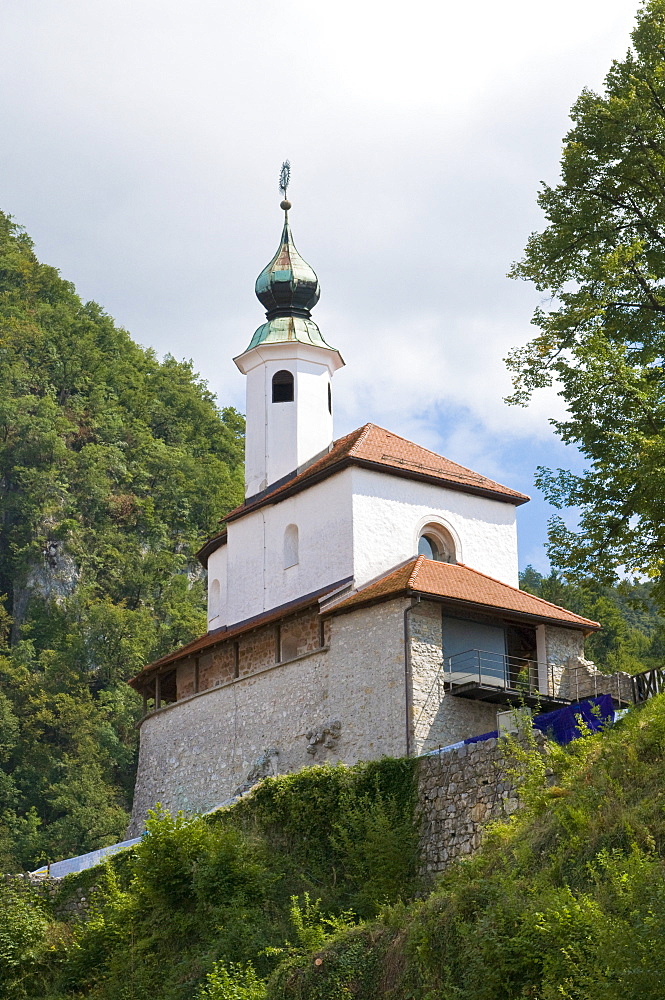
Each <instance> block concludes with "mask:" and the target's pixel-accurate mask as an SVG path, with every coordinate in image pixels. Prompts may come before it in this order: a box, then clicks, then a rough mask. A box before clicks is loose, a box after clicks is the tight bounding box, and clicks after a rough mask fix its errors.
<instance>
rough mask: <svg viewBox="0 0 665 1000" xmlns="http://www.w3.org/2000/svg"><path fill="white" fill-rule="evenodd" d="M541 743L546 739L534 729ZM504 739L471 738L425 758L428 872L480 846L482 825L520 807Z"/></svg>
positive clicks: (423, 840)
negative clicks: (469, 741) (456, 747)
mask: <svg viewBox="0 0 665 1000" xmlns="http://www.w3.org/2000/svg"><path fill="white" fill-rule="evenodd" d="M534 735H535V738H536V740H537V743H538V745H539V746H541V747H544V746H545V743H546V740H545V737H544V736H542V735H541V734H540V733H536V734H534ZM510 769H511V764H510V762H509V761H508V760H507V759H506V756H505V753H504V750H503V746H502V744H501V741H500V740H496V739H490V740H484V741H483V742H482V743H470V744H468V745H467V746H464V747H460V748H459V749H457V750H448V751H446V752H445V753H438V754H434V755H433V756H431V757H423V758H422V759H421V761H420V773H419V778H418V810H419V812H418V823H419V826H420V859H421V866H422V871H423V874H425V875H429V876H433V875H435V874H437V873H438V872H441V871H443V870H444V869H445V867H446V865H448V864H449V863H450V862H451V861H453V860H454V859H455V858H458V857H461V856H464V855H469V854H472V853H473V852H474V851H476V850H477V849H478V847H479V846H480V842H481V839H482V834H483V827H484V826H485V825H486V824H487V823H488V822H489V821H490V820H493V819H503V818H506V817H508V816H509V815H510V814H511V813H512V812H514V811H515V809H517V808H518V805H519V802H518V799H517V794H516V791H515V783H514V778H512V777H511V775H510V774H509V773H508V771H509V770H510Z"/></svg>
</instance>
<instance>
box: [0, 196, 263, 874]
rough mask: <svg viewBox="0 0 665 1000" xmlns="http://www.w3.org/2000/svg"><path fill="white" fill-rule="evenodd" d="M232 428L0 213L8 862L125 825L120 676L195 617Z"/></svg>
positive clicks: (2, 800)
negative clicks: (201, 550)
mask: <svg viewBox="0 0 665 1000" xmlns="http://www.w3.org/2000/svg"><path fill="white" fill-rule="evenodd" d="M243 427H244V421H243V418H242V417H241V415H240V414H238V413H236V412H235V410H232V409H230V408H224V409H219V408H218V406H217V404H216V401H215V399H214V397H213V395H212V393H211V392H210V391H209V390H208V388H207V386H206V385H205V383H204V382H202V381H201V379H200V378H199V377H198V376H197V375H196V374H195V372H194V371H193V370H192V365H191V363H189V362H187V361H178V360H176V359H175V358H172V357H169V356H167V357H166V358H165V359H164V360H163V361H160V360H159V359H158V358H157V357H156V356H155V354H154V352H153V351H150V350H145V349H144V348H142V347H140V346H139V345H138V344H136V343H135V342H134V341H133V340H132V339H131V337H130V335H129V334H128V333H127V331H126V330H123V329H121V328H119V327H118V326H116V324H115V323H114V322H113V320H112V319H111V317H110V316H108V315H107V314H106V313H105V312H104V311H103V310H102V309H101V307H100V306H98V305H97V304H96V303H94V302H82V301H81V299H80V298H79V297H78V296H77V294H76V291H75V289H74V287H73V285H71V284H70V283H69V282H67V281H65V280H63V279H62V278H61V277H60V275H59V274H58V272H57V271H56V270H55V269H54V268H52V267H48V266H46V265H44V264H42V263H41V262H40V261H39V260H38V259H37V257H36V255H35V253H34V250H33V247H32V244H31V242H30V239H29V237H28V236H27V234H26V233H24V232H23V231H22V230H21V229H20V228H19V227H18V226H16V225H15V224H14V223H13V222H12V220H11V219H10V218H8V217H7V216H6V215H4V214H3V213H2V212H0V732H4V733H5V736H4V737H3V736H2V735H0V862H1V863H2V867H3V868H5V870H9V868H11V867H13V868H14V870H16V868H17V867H19V866H25V867H35V866H36V865H37V864H38V863H41V862H42V861H44V860H55V859H57V858H59V857H63V856H68V855H72V854H76V853H77V852H82V851H87V850H92V849H94V848H97V847H101V846H104V845H105V844H108V843H112V842H114V841H115V840H118V839H120V838H121V837H122V834H123V832H124V829H125V827H126V823H127V818H128V817H127V810H128V808H129V806H130V804H131V796H132V789H133V777H134V770H135V764H136V747H137V730H136V727H135V723H136V720H137V718H138V716H139V714H140V703H139V699H138V697H137V695H136V694H135V692H133V691H132V690H131V689H130V688H129V687H128V686H127V685H126V683H125V682H126V680H127V678H128V677H131V676H132V674H135V673H137V672H138V671H139V670H140V669H141V667H142V666H143V665H145V663H147V662H149V661H150V660H152V659H155V658H157V657H158V656H161V655H163V654H164V653H165V652H167V651H168V650H169V649H172V648H173V647H174V646H177V645H180V644H181V643H184V642H187V641H188V640H190V639H192V638H194V636H196V635H199V634H200V633H201V632H204V631H205V628H206V612H205V584H204V578H203V573H202V571H201V569H200V566H199V565H198V563H197V561H196V559H195V556H194V553H195V552H196V550H197V548H198V547H199V546H200V544H201V542H202V541H203V540H204V539H205V538H206V537H207V536H209V535H210V534H212V533H214V532H216V531H217V530H218V527H219V520H220V518H222V517H223V516H224V515H225V514H226V513H227V512H228V511H229V510H230V509H231V508H232V507H234V506H236V505H237V504H238V503H239V502H240V501H241V499H242V495H243V467H242V466H243V463H242V458H243ZM5 608H6V611H5ZM10 626H11V629H10Z"/></svg>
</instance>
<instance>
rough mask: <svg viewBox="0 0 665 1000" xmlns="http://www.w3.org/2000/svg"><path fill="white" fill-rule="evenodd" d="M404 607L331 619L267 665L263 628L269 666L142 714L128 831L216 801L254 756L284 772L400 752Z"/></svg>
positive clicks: (397, 603)
mask: <svg viewBox="0 0 665 1000" xmlns="http://www.w3.org/2000/svg"><path fill="white" fill-rule="evenodd" d="M407 606H408V602H407V601H406V600H404V599H402V598H400V599H397V600H393V601H388V602H386V603H385V604H379V605H375V606H373V607H370V608H365V609H360V610H358V611H354V612H352V613H350V614H346V615H340V616H339V617H333V618H332V619H331V620H330V621H329V623H327V625H326V630H327V631H326V634H325V635H324V641H326V642H327V645H326V646H325V647H323V648H319V649H314V650H313V651H310V652H305V653H304V654H302V655H300V656H297V657H295V658H293V659H291V660H289V661H287V662H284V663H277V664H276V663H275V662H274V660H275V646H274V643H275V634H276V633H275V627H274V626H271V627H270V628H271V629H272V631H271V633H270V635H271V636H272V643H273V645H272V656H270V650H269V646H268V644H267V640H266V645H265V658H264V659H260V658H259V657H258V654H257V659H256V660H255V661H254V662H255V663H256V664H257V665H259V664H261V663H264V664H265V659H270V660H271V662H270V663H269V664H268V665H266V666H263V667H261V666H258V667H257V669H256V670H255V671H254V672H251V673H247V674H245V675H242V674H241V675H240V676H239V677H237V678H231V679H230V680H225V681H221V682H220V683H218V684H217V686H215V687H211V688H208V689H207V690H205V691H200V692H199V693H197V694H193V695H191V696H190V697H187V698H184V699H183V700H182V701H177V702H175V703H173V704H171V705H167V706H165V707H164V708H162V709H160V710H158V711H156V712H152V713H150V714H149V715H148V716H146V718H145V719H144V720H143V722H142V725H141V743H140V751H139V767H138V774H137V780H136V790H135V796H134V811H133V815H132V821H131V825H130V827H129V830H130V833H129V834H128V835H129V836H135V835H139V834H140V833H141V832H142V830H143V829H144V823H145V818H146V815H147V812H148V809H151V808H153V807H154V805H155V804H156V803H157V802H161V803H162V804H163V805H164V806H165V807H166V808H168V809H169V810H170V811H172V812H173V811H177V810H179V809H183V810H185V811H205V810H208V809H212V808H213V807H215V806H217V805H219V804H221V803H223V802H224V801H225V800H227V799H228V798H230V797H231V796H233V795H234V794H235V793H236V791H237V790H238V789H241V788H244V787H245V786H246V784H247V780H248V775H249V774H250V773H251V772H255V769H256V768H257V767H258V766H259V761H261V760H269V761H270V767H271V770H272V773H280V774H284V773H288V772H291V771H298V770H300V769H301V768H302V767H305V766H307V765H311V764H316V763H318V762H324V761H333V762H334V761H342V762H343V763H345V764H353V763H355V762H356V761H358V760H375V759H377V758H379V757H382V756H383V755H387V756H396V757H399V756H403V755H404V754H406V752H407V743H406V741H407V718H406V693H405V686H406V682H405V675H404V609H405V607H407ZM302 624H303V629H302V632H301V636H302V639H303V642H304V643H305V645H306V644H307V642H311V643H313V642H314V641H315V632H314V630H313V629H311V628H310V627H309V626H308V625H307V620H306V616H303V623H302ZM258 632H259V630H257V633H258ZM266 634H267V631H266ZM318 641H319V637H318V623H317V630H316V642H318ZM259 646H260V643H259V641H258V640H257V642H256V646H255V648H256V649H258V648H259ZM241 652H242V648H241ZM201 659H203V658H201ZM200 674H201V663H200V664H199V676H200Z"/></svg>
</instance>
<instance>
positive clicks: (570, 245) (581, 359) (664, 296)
mask: <svg viewBox="0 0 665 1000" xmlns="http://www.w3.org/2000/svg"><path fill="white" fill-rule="evenodd" d="M632 40H633V48H632V50H630V51H629V52H628V54H627V56H626V58H625V59H624V60H623V61H621V62H614V63H613V65H612V68H611V70H610V72H609V74H608V75H607V78H606V80H605V90H604V92H603V93H602V94H595V93H592V92H591V91H589V90H585V91H584V92H583V93H582V95H581V96H580V98H579V99H578V101H577V102H576V104H575V105H574V107H573V109H572V112H571V118H572V120H573V128H572V130H571V131H570V132H569V133H568V135H567V136H566V139H565V143H564V149H563V157H562V162H561V181H560V183H559V184H558V185H557V186H556V187H548V186H546V185H544V186H543V188H542V190H541V193H540V195H539V198H538V201H539V204H540V206H541V208H542V209H543V211H544V213H545V216H546V219H547V225H546V227H545V229H544V230H543V231H542V232H540V233H535V234H533V235H532V236H531V238H530V239H529V242H528V245H527V248H526V251H525V256H524V259H523V260H522V261H521V262H520V263H518V264H517V265H515V266H514V268H513V271H512V276H514V277H518V278H524V279H527V280H529V281H532V282H534V283H535V285H536V287H537V288H538V289H539V290H540V291H542V292H543V293H546V295H547V296H548V300H547V304H543V305H542V306H541V307H540V308H538V309H537V310H536V313H535V315H534V317H533V320H532V322H533V323H534V324H535V325H536V326H537V327H538V328H539V334H538V336H536V337H535V339H533V340H532V341H531V342H530V343H529V344H528V345H527V346H526V347H524V348H521V349H518V350H515V351H513V352H512V354H511V355H510V356H509V358H508V359H507V363H508V365H509V367H510V368H511V369H512V370H513V372H514V385H515V391H514V394H513V395H512V396H511V397H510V398H509V402H513V403H518V404H523V405H524V404H526V402H528V400H529V398H530V396H531V393H532V392H533V391H534V390H535V389H537V388H539V387H543V386H546V385H549V384H551V383H552V382H553V381H554V380H556V381H557V382H558V385H559V391H560V394H561V395H562V396H563V398H564V400H565V402H566V404H567V410H568V413H567V419H565V420H562V421H553V423H554V426H555V427H556V429H557V431H558V433H559V434H560V436H561V437H562V439H563V440H564V441H565V442H566V443H574V444H576V445H577V446H578V448H579V449H580V451H581V452H582V454H583V455H584V456H585V457H586V459H587V460H588V466H587V469H586V471H585V472H584V473H583V474H582V475H573V474H572V473H570V472H566V471H563V470H558V471H557V472H553V471H551V470H548V469H539V470H538V471H539V476H538V479H537V483H538V485H539V486H540V487H541V488H542V489H543V490H544V491H545V493H546V495H547V496H548V499H549V500H550V502H552V503H553V504H554V505H555V506H557V507H559V508H561V507H564V506H576V507H578V508H579V509H580V511H581V516H580V523H579V530H578V531H577V532H572V531H570V530H569V529H568V528H567V527H566V526H565V524H564V522H563V520H562V519H561V518H560V517H556V518H554V519H553V520H552V521H551V522H550V532H549V554H550V558H551V559H552V562H553V563H554V564H555V565H556V566H558V567H560V568H561V569H563V570H564V571H565V572H566V573H567V574H568V575H569V576H575V575H577V576H583V575H595V576H596V577H597V578H599V579H602V580H604V581H605V582H611V581H612V580H614V579H616V577H617V574H618V573H619V572H621V571H622V570H623V571H627V572H628V573H633V574H636V575H646V576H648V577H650V578H652V579H653V580H654V581H655V584H656V593H657V594H658V597H659V600H660V602H661V603H665V370H664V365H665V0H648V2H646V3H645V4H644V5H643V7H642V8H641V9H640V11H639V13H638V17H637V25H636V28H635V30H634V31H633V34H632Z"/></svg>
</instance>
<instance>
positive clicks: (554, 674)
mask: <svg viewBox="0 0 665 1000" xmlns="http://www.w3.org/2000/svg"><path fill="white" fill-rule="evenodd" d="M545 647H546V650H547V666H548V690H549V692H550V694H554V695H558V696H559V697H560V698H567V699H568V700H569V701H582V700H583V699H584V698H595V697H596V696H597V695H600V694H611V695H612V697H613V698H614V700H615V702H618V703H624V704H629V703H631V702H632V695H631V686H630V675H629V674H627V673H625V672H624V671H621V670H620V671H617V673H615V674H604V673H602V672H601V671H600V670H598V668H597V667H596V665H595V663H592V662H591V660H586V659H585V658H584V636H583V634H582V633H581V632H576V631H572V630H571V629H566V628H555V627H554V626H551V625H547V626H546V627H545Z"/></svg>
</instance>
